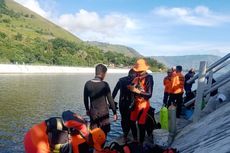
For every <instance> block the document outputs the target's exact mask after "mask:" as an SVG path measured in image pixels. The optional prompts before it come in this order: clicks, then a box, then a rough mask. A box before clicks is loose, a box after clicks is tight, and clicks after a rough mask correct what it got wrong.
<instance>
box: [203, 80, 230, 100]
mask: <svg viewBox="0 0 230 153" xmlns="http://www.w3.org/2000/svg"><path fill="white" fill-rule="evenodd" d="M228 82H230V77H227V78H226V79H224V80H222V81H221V82H219V83H217V84H215V85H214V86H213V87H212V88H211V89H209V90H207V91H205V93H204V96H205V95H207V94H208V93H210V92H212V91H214V90H216V89H218V88H219V87H221V86H222V85H224V84H226V83H228Z"/></svg>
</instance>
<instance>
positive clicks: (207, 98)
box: [205, 70, 213, 101]
mask: <svg viewBox="0 0 230 153" xmlns="http://www.w3.org/2000/svg"><path fill="white" fill-rule="evenodd" d="M212 78H213V70H211V71H210V72H209V77H208V85H207V86H208V89H210V88H211V87H212ZM209 98H210V92H209V93H208V95H207V96H206V98H205V101H208V100H209Z"/></svg>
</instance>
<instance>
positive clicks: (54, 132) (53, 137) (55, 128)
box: [45, 117, 70, 153]
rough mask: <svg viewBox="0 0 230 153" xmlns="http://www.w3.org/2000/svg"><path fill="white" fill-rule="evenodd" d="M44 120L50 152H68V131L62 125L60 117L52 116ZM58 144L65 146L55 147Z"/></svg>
mask: <svg viewBox="0 0 230 153" xmlns="http://www.w3.org/2000/svg"><path fill="white" fill-rule="evenodd" d="M45 122H46V126H47V129H46V133H47V136H48V141H49V145H50V151H51V152H55V151H61V152H63V153H64V152H68V151H69V149H68V148H69V145H70V144H69V132H68V128H66V127H65V126H64V124H63V122H62V119H61V118H60V117H52V118H49V119H48V120H45ZM60 144H61V145H63V146H65V148H57V145H60ZM64 144H65V145H64ZM68 144H69V145H68ZM63 149H64V150H65V151H64V150H63ZM62 150H63V151H62Z"/></svg>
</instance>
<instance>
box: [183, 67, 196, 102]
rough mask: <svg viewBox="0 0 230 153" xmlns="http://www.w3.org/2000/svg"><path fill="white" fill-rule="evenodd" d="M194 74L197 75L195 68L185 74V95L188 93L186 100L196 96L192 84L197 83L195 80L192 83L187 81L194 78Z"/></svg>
mask: <svg viewBox="0 0 230 153" xmlns="http://www.w3.org/2000/svg"><path fill="white" fill-rule="evenodd" d="M194 75H195V70H194V69H193V68H191V69H190V70H189V71H188V73H187V74H186V75H185V81H184V90H185V95H186V98H185V101H186V102H187V101H189V100H191V99H193V98H194V96H195V95H194V94H193V92H192V85H193V84H194V83H195V81H193V82H191V83H187V81H188V80H190V79H191V78H193V77H194Z"/></svg>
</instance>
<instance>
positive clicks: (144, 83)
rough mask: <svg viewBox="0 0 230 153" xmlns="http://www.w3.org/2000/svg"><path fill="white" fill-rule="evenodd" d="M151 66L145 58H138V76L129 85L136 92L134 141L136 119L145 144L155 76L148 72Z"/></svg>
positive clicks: (141, 138)
mask: <svg viewBox="0 0 230 153" xmlns="http://www.w3.org/2000/svg"><path fill="white" fill-rule="evenodd" d="M148 69H149V66H148V64H147V62H146V61H145V60H144V59H138V60H137V62H136V64H135V65H134V67H133V70H134V71H135V73H136V75H137V76H136V77H135V78H134V79H133V81H132V84H131V85H130V86H129V87H128V88H129V90H130V91H132V92H133V94H134V108H133V109H132V111H131V115H130V119H131V130H132V134H133V138H134V141H138V140H137V128H136V121H137V122H138V127H139V133H140V139H139V142H140V144H143V142H144V138H145V130H146V129H145V122H146V118H147V113H148V110H149V108H150V102H149V99H150V98H151V97H152V91H153V77H152V75H150V74H148V73H147V70H148Z"/></svg>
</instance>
